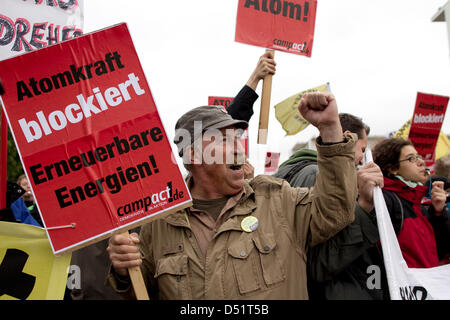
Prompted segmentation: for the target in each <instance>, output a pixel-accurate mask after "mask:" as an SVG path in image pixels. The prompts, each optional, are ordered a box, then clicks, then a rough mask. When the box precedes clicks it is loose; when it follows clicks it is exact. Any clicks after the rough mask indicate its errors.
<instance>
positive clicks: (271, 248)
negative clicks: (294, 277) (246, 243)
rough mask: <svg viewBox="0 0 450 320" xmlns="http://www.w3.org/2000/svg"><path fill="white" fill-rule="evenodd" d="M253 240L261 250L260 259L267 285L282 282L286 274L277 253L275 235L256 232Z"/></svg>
mask: <svg viewBox="0 0 450 320" xmlns="http://www.w3.org/2000/svg"><path fill="white" fill-rule="evenodd" d="M253 242H254V244H255V246H256V248H257V249H258V252H259V260H260V264H261V269H262V274H263V278H264V282H265V284H266V286H271V285H274V284H277V283H279V282H282V281H283V280H284V279H285V278H286V275H285V272H284V268H283V265H282V262H281V259H280V257H278V254H277V250H276V245H277V243H276V241H275V237H274V236H273V235H272V234H268V233H266V234H255V237H253Z"/></svg>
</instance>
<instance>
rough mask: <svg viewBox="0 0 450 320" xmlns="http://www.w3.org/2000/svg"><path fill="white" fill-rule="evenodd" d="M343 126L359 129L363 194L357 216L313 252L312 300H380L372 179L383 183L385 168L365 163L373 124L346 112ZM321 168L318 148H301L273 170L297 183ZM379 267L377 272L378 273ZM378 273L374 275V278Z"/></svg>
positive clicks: (383, 293) (382, 284) (384, 293)
mask: <svg viewBox="0 0 450 320" xmlns="http://www.w3.org/2000/svg"><path fill="white" fill-rule="evenodd" d="M339 120H340V122H341V126H342V129H343V131H344V132H346V133H347V132H353V133H356V134H357V135H358V142H357V143H356V146H355V166H356V167H360V169H359V170H358V175H357V176H358V188H359V197H358V199H357V202H356V207H355V221H354V222H353V223H351V224H350V225H349V226H348V227H346V228H344V229H343V230H342V231H340V232H339V233H338V234H337V235H336V236H334V237H332V238H330V239H329V240H328V241H326V242H324V243H322V244H319V245H317V246H315V247H313V248H312V249H311V250H310V251H309V252H308V291H309V295H310V299H311V300H335V299H339V300H347V299H348V300H360V299H361V300H381V299H387V298H388V297H389V294H388V288H387V281H386V276H385V273H384V268H383V266H384V265H383V261H382V253H381V250H380V248H379V247H378V245H377V244H378V241H379V235H378V228H377V225H376V220H375V215H374V214H373V213H371V211H372V209H373V201H372V193H370V192H367V191H366V190H370V188H368V187H369V186H371V187H372V188H373V185H375V184H377V185H381V186H382V183H383V181H382V179H383V175H382V173H381V170H380V168H379V167H378V166H377V165H375V164H373V163H371V164H367V165H366V166H362V164H363V155H364V151H365V149H366V147H367V143H368V134H369V132H370V128H369V126H367V125H366V124H364V123H363V122H362V120H361V119H360V118H358V117H355V116H353V115H351V114H347V113H341V114H340V115H339ZM317 172H318V167H317V160H316V152H315V151H314V150H310V149H301V150H299V151H297V152H295V153H294V154H293V155H292V156H291V157H290V158H289V159H288V160H287V161H286V162H284V163H283V164H282V165H281V166H280V168H279V169H278V171H277V172H276V173H275V174H274V176H276V177H279V178H284V179H286V180H287V181H288V182H289V183H290V184H291V186H294V187H310V188H311V187H313V186H314V184H315V180H316V175H317ZM374 272H375V273H374ZM372 278H374V279H372Z"/></svg>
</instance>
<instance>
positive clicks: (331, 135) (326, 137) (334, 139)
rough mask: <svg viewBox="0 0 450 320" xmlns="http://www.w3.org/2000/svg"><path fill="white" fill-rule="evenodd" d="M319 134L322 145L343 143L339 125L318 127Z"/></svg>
mask: <svg viewBox="0 0 450 320" xmlns="http://www.w3.org/2000/svg"><path fill="white" fill-rule="evenodd" d="M319 132H320V137H321V140H322V143H324V144H333V143H340V142H343V141H344V136H343V134H342V127H341V125H340V123H336V124H331V125H322V126H320V127H319Z"/></svg>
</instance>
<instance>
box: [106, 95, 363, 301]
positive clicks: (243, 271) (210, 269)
mask: <svg viewBox="0 0 450 320" xmlns="http://www.w3.org/2000/svg"><path fill="white" fill-rule="evenodd" d="M299 111H300V113H301V114H302V116H303V117H304V118H305V119H306V120H308V121H309V122H310V123H311V124H313V125H314V126H316V127H317V128H319V131H320V137H319V138H318V139H317V151H318V166H319V175H318V177H317V183H316V186H315V188H313V189H311V190H309V189H307V188H292V187H290V186H289V184H288V183H287V182H285V181H283V180H281V179H277V178H274V177H270V176H257V177H256V178H254V179H252V180H250V181H246V180H244V174H243V170H242V163H243V153H244V150H243V147H242V145H241V143H240V139H239V135H238V134H237V133H236V131H238V130H235V129H238V128H239V129H244V128H246V127H247V126H248V124H247V123H246V122H245V121H240V120H234V119H232V118H231V116H229V115H228V114H227V113H225V112H224V111H223V110H221V109H220V108H215V107H211V106H208V107H199V108H195V109H193V110H191V111H189V112H188V113H186V114H185V115H183V116H182V117H181V118H180V119H179V120H178V122H177V125H176V127H175V129H176V131H177V134H176V137H175V143H176V144H177V146H178V149H179V153H180V155H181V156H184V157H185V159H187V161H186V162H185V166H186V168H187V169H188V170H189V172H190V175H191V177H190V178H189V179H188V187H189V190H190V192H191V195H192V197H193V207H191V208H188V209H185V210H181V211H178V212H175V213H173V214H169V215H168V216H166V217H165V218H162V219H160V220H156V221H153V222H150V223H148V224H146V225H144V226H143V227H142V229H141V232H140V235H139V237H138V236H137V235H136V234H132V235H131V236H130V237H129V238H128V237H124V236H121V235H115V236H113V237H112V238H111V239H110V241H109V247H108V252H109V256H110V259H111V262H112V271H111V273H110V275H109V283H110V284H111V286H112V287H113V288H114V289H115V290H116V291H118V292H121V293H122V294H123V295H124V296H128V297H132V296H133V290H132V288H131V283H130V280H129V277H128V271H127V268H130V267H134V266H141V269H142V272H143V276H144V280H145V282H146V285H147V289H148V291H149V293H150V296H151V297H152V298H160V299H308V293H307V289H306V253H307V251H308V249H309V248H310V247H312V246H314V245H316V244H318V243H321V242H324V241H326V240H327V239H329V238H330V237H332V236H333V235H335V234H336V233H337V232H339V231H340V230H342V229H343V228H344V227H345V226H347V225H348V224H350V223H351V222H352V221H353V219H354V209H355V201H354V199H355V198H356V192H357V189H356V171H355V169H354V144H355V141H356V135H354V134H348V135H343V134H342V128H341V125H340V122H339V117H338V110H337V105H336V101H335V99H334V96H333V95H332V94H331V93H317V92H315V93H308V94H305V95H304V97H303V99H302V101H301V102H300V105H299ZM196 121H202V128H203V130H201V131H199V130H194V122H196ZM212 131H213V132H214V134H211V133H210V132H212ZM180 132H181V134H180ZM199 132H200V133H199ZM218 134H219V135H222V136H223V137H224V138H223V139H219V138H218ZM212 135H214V139H211V136H212ZM180 137H181V138H180ZM195 141H197V142H198V143H194V142H195ZM199 150H200V151H199ZM202 150H203V151H202ZM206 151H208V152H206ZM208 155H209V156H213V157H214V159H215V161H213V162H211V161H209V160H210V159H206V158H207V156H208ZM230 159H232V160H230ZM194 160H197V161H194ZM198 160H200V161H198ZM220 160H223V161H220ZM226 160H228V163H227V161H226Z"/></svg>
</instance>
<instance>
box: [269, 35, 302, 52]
mask: <svg viewBox="0 0 450 320" xmlns="http://www.w3.org/2000/svg"><path fill="white" fill-rule="evenodd" d="M272 43H273V46H274V47H275V48H281V49H287V50H288V51H295V52H306V53H307V52H309V49H308V48H307V43H306V41H305V42H303V43H295V42H292V41H286V40H281V39H277V38H275V39H273V41H272Z"/></svg>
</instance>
